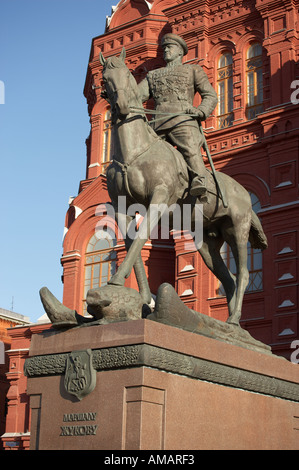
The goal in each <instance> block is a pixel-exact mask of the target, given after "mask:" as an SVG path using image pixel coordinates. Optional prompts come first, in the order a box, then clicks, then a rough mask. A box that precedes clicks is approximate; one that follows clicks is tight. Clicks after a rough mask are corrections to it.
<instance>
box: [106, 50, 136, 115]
mask: <svg viewBox="0 0 299 470" xmlns="http://www.w3.org/2000/svg"><path fill="white" fill-rule="evenodd" d="M125 58H126V50H125V48H123V50H122V52H121V54H120V56H119V57H109V58H108V59H107V60H106V59H105V58H104V56H103V54H102V53H101V52H100V62H101V64H102V66H103V81H104V86H105V90H106V93H107V101H108V102H109V103H110V106H111V109H112V113H116V117H118V118H120V119H124V118H125V117H126V116H127V115H128V114H129V113H130V107H129V105H130V103H129V101H130V90H131V88H132V87H131V80H132V79H133V76H132V75H131V72H130V71H129V69H128V68H127V66H126V64H125Z"/></svg>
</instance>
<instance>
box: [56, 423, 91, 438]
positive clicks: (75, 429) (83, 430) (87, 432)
mask: <svg viewBox="0 0 299 470" xmlns="http://www.w3.org/2000/svg"><path fill="white" fill-rule="evenodd" d="M60 429H61V433H60V436H95V435H96V433H97V429H98V426H97V425H83V426H61V427H60Z"/></svg>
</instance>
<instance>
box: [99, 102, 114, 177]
mask: <svg viewBox="0 0 299 470" xmlns="http://www.w3.org/2000/svg"><path fill="white" fill-rule="evenodd" d="M111 131H112V123H111V111H110V109H108V110H107V111H106V113H105V117H104V123H103V144H102V162H101V163H102V171H104V170H105V169H106V167H107V166H108V165H109V163H110V160H111V156H112V149H111Z"/></svg>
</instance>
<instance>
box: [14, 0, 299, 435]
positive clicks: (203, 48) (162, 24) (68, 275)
mask: <svg viewBox="0 0 299 470" xmlns="http://www.w3.org/2000/svg"><path fill="white" fill-rule="evenodd" d="M298 3H299V2H298V0H281V1H279V0H246V1H244V0H225V1H224V0H213V1H212V0H189V1H184V0H122V1H120V2H119V3H118V5H117V6H116V7H114V9H113V11H112V14H111V17H110V18H107V25H106V30H105V32H104V34H101V35H100V36H98V37H96V38H94V39H93V41H92V46H91V52H90V59H89V66H88V70H87V76H86V82H85V87H84V95H85V97H86V100H87V104H88V113H89V116H90V134H89V136H88V137H87V139H86V155H87V158H86V174H85V176H84V177H83V179H82V181H81V182H80V188H79V193H78V195H77V197H75V198H74V199H72V200H71V201H70V203H69V209H68V211H67V214H66V220H65V238H64V248H63V256H62V259H61V263H62V266H63V282H64V297H63V303H64V304H65V305H66V306H67V307H69V308H72V309H76V310H77V311H78V312H79V313H83V312H84V302H83V299H84V298H85V297H84V296H85V291H86V289H88V288H89V287H94V286H95V283H96V282H97V283H100V282H101V279H105V276H106V275H107V272H112V271H111V270H113V269H116V268H117V266H118V265H119V264H120V263H121V262H122V260H123V259H124V256H125V248H124V242H123V240H122V239H121V237H117V239H116V240H114V242H113V247H112V246H108V245H109V243H108V241H109V240H108V238H109V237H108V238H107V239H105V237H103V240H102V241H103V243H102V244H99V245H97V244H96V243H94V241H93V242H92V243H91V240H92V237H93V235H94V234H95V230H96V227H97V226H98V224H101V223H102V222H103V221H104V222H105V226H106V229H109V227H110V228H111V227H113V218H111V217H110V215H109V214H108V213H107V210H105V209H104V208H103V207H102V208H101V204H104V203H106V202H109V197H108V193H107V186H106V177H105V169H106V167H107V164H109V161H110V159H111V158H112V157H113V149H111V123H110V121H109V119H110V114H109V106H108V104H107V102H106V101H105V100H104V99H103V98H102V97H101V93H102V91H103V83H102V73H101V72H102V69H101V65H100V61H99V53H100V52H102V53H103V54H104V56H105V57H106V58H107V57H109V56H112V55H119V54H120V52H121V50H122V48H123V47H125V49H126V53H127V56H126V64H127V66H128V67H129V69H130V71H131V72H132V73H133V75H134V76H135V78H136V80H137V82H139V81H141V80H142V79H143V78H144V77H145V76H146V74H147V73H148V72H149V71H151V70H154V69H157V68H160V67H163V66H164V61H163V57H162V50H161V48H160V41H161V38H162V37H163V35H164V34H165V33H167V32H173V33H175V34H178V35H180V36H182V37H183V38H184V40H185V41H186V43H187V45H188V48H189V52H188V55H187V56H185V58H184V62H185V63H188V64H199V65H201V66H202V67H203V69H204V71H205V72H206V74H207V76H208V78H209V81H210V83H211V84H212V86H213V87H214V89H215V90H216V91H217V93H218V97H219V104H218V107H217V108H216V109H215V111H214V112H213V113H212V114H211V115H210V117H209V118H208V119H207V120H206V121H205V123H203V125H204V131H205V135H206V138H207V141H208V145H209V148H210V151H211V154H212V157H213V161H214V165H215V168H216V170H219V171H222V172H224V173H227V174H228V175H230V176H231V177H233V178H235V179H236V180H237V181H238V182H239V183H241V184H242V185H243V186H245V188H246V189H247V190H248V191H249V192H250V194H251V197H252V200H253V202H254V206H255V209H256V211H257V213H258V216H259V217H260V219H261V221H262V224H263V228H264V231H265V233H266V235H267V238H268V243H269V248H268V249H267V250H265V251H264V252H263V253H262V254H261V253H256V252H253V251H250V250H249V252H248V263H249V265H250V286H249V290H248V292H247V293H246V294H245V300H244V306H243V316H242V322H241V323H242V326H243V327H244V328H245V329H247V330H248V331H249V332H250V334H251V335H252V336H253V337H254V338H256V339H258V340H260V341H262V342H265V343H266V344H269V345H271V347H272V350H273V352H274V353H275V354H278V355H282V356H285V357H286V358H287V359H290V355H291V353H292V351H293V350H292V347H291V346H292V342H293V341H294V340H296V339H298V337H299V331H298V313H299V306H298V302H299V299H298V284H299V278H298V276H299V263H298V256H299V233H298V227H299V197H298V196H299V195H298V149H299V145H298V144H299V132H298V131H299V113H298V111H299V104H298V103H297V99H296V98H297V94H296V88H299V67H298V53H299V44H298V33H299V32H298V24H299V23H298ZM297 81H298V82H297ZM298 102H299V100H298ZM199 103H200V99H199V97H196V98H195V101H194V105H195V106H197V105H199ZM152 106H153V104H152V103H151V101H149V102H148V103H147V107H148V108H149V109H151V108H152ZM204 158H205V157H204ZM205 162H206V164H207V166H208V161H207V159H206V158H205ZM99 207H100V209H99ZM109 217H110V218H109ZM186 246H188V245H186V243H185V241H184V239H181V240H173V239H169V240H164V239H160V240H154V241H152V242H150V241H149V242H148V243H147V244H146V245H145V247H144V249H143V251H142V259H143V261H144V263H145V268H146V271H147V274H148V278H149V283H150V287H151V291H152V292H153V294H155V292H156V291H157V288H158V286H159V285H160V284H161V283H162V282H169V283H171V284H172V285H174V286H175V288H176V291H177V292H178V294H179V296H180V297H181V299H182V300H183V301H184V303H185V304H186V305H187V306H189V307H190V308H192V309H194V310H197V311H199V312H201V313H204V314H206V315H209V316H212V317H214V318H217V319H221V320H223V321H225V320H226V318H227V315H228V312H227V305H226V299H225V297H224V296H223V295H222V291H221V286H219V283H218V281H217V279H216V278H215V277H214V276H213V274H212V273H211V272H210V271H209V270H208V269H207V268H206V266H205V265H204V264H203V262H202V260H201V258H200V256H199V254H198V253H197V252H196V251H194V250H192V249H190V247H189V249H186ZM89 250H91V251H89ZM92 250H93V251H92ZM108 252H109V263H110V264H109V266H108V264H107V263H108V261H105V256H104V255H105V253H108ZM112 255H113V256H114V257H113V256H112ZM91 256H92V257H93V258H92V259H93V262H90V260H91ZM97 256H98V257H99V258H98V261H95V259H96V257H97ZM223 256H224V257H225V259H226V261H227V263H228V264H229V263H231V260H230V256H229V252H225V250H224V251H223ZM111 263H114V264H111ZM231 268H232V269H233V267H232V266H231ZM107 270H110V271H107ZM126 285H127V286H129V287H135V288H136V287H137V286H136V280H135V277H134V275H133V274H132V275H131V276H130V278H129V279H128V280H127V284H126ZM32 332H34V331H33V330H31V333H32ZM31 333H30V334H31ZM9 334H10V336H11V337H12V343H13V344H12V349H13V350H14V349H18V348H21V343H19V340H20V337H18V338H16V335H15V334H14V332H13V331H11V332H10V333H9ZM17 336H18V335H17ZM29 336H30V335H29ZM29 336H28V335H27V333H26V332H25V330H24V341H25V343H26V347H28V344H29V342H30V338H29ZM15 341H17V342H18V343H17V344H18V346H17V347H15V346H14V342H15ZM14 354H15V353H14ZM14 354H12V356H14ZM12 359H13V357H12V358H11V362H12ZM22 360H23V359H22ZM18 370H19V369H18ZM9 380H10V383H11V388H10V391H9V394H8V398H9V403H8V404H9V407H8V416H9V420H8V422H7V423H8V424H7V426H8V427H9V429H11V430H13V431H12V432H24V429H25V427H24V422H25V421H26V420H27V421H28V420H29V418H28V417H26V416H27V415H26V413H27V411H26V410H27V408H26V406H25V409H26V410H25V409H23V411H22V412H20V415H21V414H22V413H23V421H22V418H20V421H22V424H21V423H20V422H18V423H17V420H16V413H19V411H18V410H20V409H21V408H20V407H21V405H20V400H19V398H18V397H19V396H20V393H21V394H22V393H23V390H25V386H24V385H21V384H22V383H23V382H22V381H24V380H26V379H25V378H24V376H23V375H22V372H21V370H19V375H18V376H16V375H15V374H14V375H10V376H9ZM18 387H21V388H22V387H24V388H22V391H21V392H20V390H21V389H20V390H19V389H18ZM18 400H19V401H18ZM11 423H13V425H11ZM27 428H28V426H27V427H26V429H27ZM12 440H13V438H12Z"/></svg>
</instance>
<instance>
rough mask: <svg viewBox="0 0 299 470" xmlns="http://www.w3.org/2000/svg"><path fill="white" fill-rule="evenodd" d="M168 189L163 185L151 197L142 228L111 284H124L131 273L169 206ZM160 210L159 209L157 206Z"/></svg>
mask: <svg viewBox="0 0 299 470" xmlns="http://www.w3.org/2000/svg"><path fill="white" fill-rule="evenodd" d="M168 200H169V195H168V190H167V188H166V187H164V186H161V187H159V188H156V189H155V192H154V194H153V196H152V198H151V203H150V205H149V209H148V211H147V213H146V215H145V217H144V219H143V221H142V223H141V225H140V229H139V230H138V232H136V236H135V238H134V240H133V242H132V244H131V246H130V248H129V250H128V253H127V255H126V257H125V259H124V261H123V262H122V264H121V265H120V267H119V268H118V270H117V272H116V274H114V276H113V277H112V278H111V279H110V281H109V284H113V285H118V286H123V285H124V283H125V280H126V278H128V277H129V275H130V274H131V271H132V268H133V265H134V264H135V263H136V261H137V259H138V257H139V256H140V253H141V250H142V248H143V246H144V245H145V243H146V241H147V240H148V239H149V238H150V233H151V231H152V230H153V228H154V227H155V226H156V225H157V224H158V222H159V220H160V218H161V217H162V215H163V212H164V211H165V210H166V209H167V206H168ZM158 205H159V206H160V208H159V209H160V210H157V206H158Z"/></svg>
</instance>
